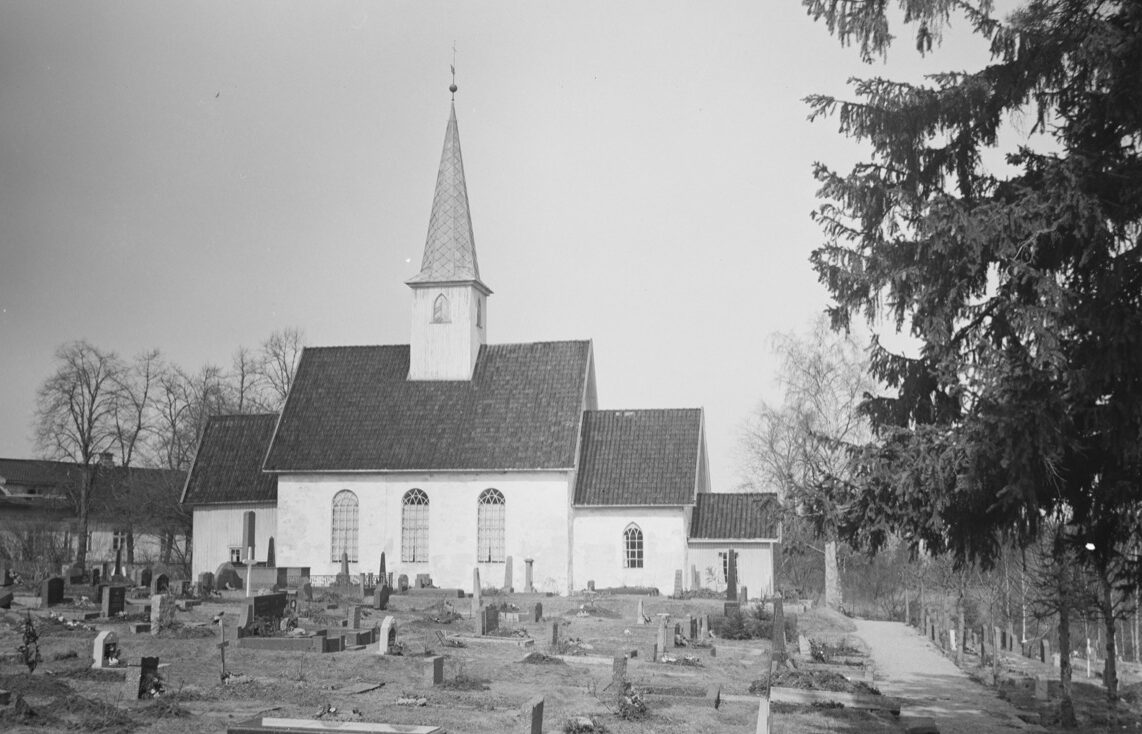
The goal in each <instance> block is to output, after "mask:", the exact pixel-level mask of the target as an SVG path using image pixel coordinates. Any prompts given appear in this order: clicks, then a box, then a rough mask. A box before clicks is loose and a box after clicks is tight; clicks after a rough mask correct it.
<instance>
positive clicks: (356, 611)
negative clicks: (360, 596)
mask: <svg viewBox="0 0 1142 734" xmlns="http://www.w3.org/2000/svg"><path fill="white" fill-rule="evenodd" d="M351 611H352V614H353V616H352V617H350V619H349V621H350V622H352V624H351V625H350V626H351V627H352V628H353V629H355V630H359V629H361V607H360V606H359V605H354V606H353V608H352V610H351Z"/></svg>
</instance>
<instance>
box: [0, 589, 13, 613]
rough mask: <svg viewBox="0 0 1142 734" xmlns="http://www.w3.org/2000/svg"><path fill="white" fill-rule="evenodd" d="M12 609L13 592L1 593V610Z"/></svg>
mask: <svg viewBox="0 0 1142 734" xmlns="http://www.w3.org/2000/svg"><path fill="white" fill-rule="evenodd" d="M11 608H12V592H11V591H0V609H11Z"/></svg>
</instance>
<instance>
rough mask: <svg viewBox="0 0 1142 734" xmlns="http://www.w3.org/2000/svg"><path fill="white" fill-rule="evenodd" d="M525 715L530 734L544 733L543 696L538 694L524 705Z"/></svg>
mask: <svg viewBox="0 0 1142 734" xmlns="http://www.w3.org/2000/svg"><path fill="white" fill-rule="evenodd" d="M523 717H524V721H526V722H527V731H528V733H529V734H543V696H536V697H535V698H533V699H531V700H530V701H528V702H527V703H525V704H524V705H523Z"/></svg>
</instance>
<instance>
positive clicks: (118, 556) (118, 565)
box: [112, 546, 123, 576]
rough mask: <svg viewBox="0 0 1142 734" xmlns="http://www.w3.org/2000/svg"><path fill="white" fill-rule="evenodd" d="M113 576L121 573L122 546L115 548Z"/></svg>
mask: <svg viewBox="0 0 1142 734" xmlns="http://www.w3.org/2000/svg"><path fill="white" fill-rule="evenodd" d="M112 575H113V576H122V575H123V548H122V546H120V547H118V548H116V549H115V573H114V574H112Z"/></svg>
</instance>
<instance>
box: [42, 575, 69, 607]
mask: <svg viewBox="0 0 1142 734" xmlns="http://www.w3.org/2000/svg"><path fill="white" fill-rule="evenodd" d="M40 602H41V604H43V606H45V607H50V606H54V605H56V604H63V579H61V578H60V577H59V576H52V577H51V578H47V579H44V580H43V582H41V583H40Z"/></svg>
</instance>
